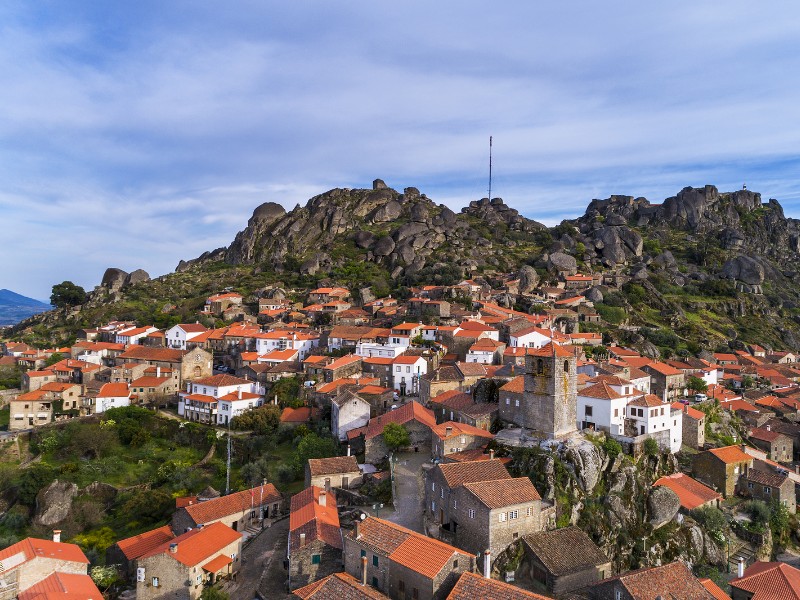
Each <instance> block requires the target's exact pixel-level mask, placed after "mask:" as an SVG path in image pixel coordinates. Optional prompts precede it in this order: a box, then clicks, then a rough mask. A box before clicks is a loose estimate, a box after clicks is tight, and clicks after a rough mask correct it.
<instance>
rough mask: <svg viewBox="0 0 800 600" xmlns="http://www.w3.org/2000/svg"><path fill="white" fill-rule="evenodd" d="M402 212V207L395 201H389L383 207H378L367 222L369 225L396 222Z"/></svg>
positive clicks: (368, 217)
mask: <svg viewBox="0 0 800 600" xmlns="http://www.w3.org/2000/svg"><path fill="white" fill-rule="evenodd" d="M402 212H403V207H402V206H400V203H399V202H397V201H396V200H390V201H389V202H387V203H386V204H384V205H383V206H379V207H378V208H376V209H375V210H373V211H372V212H371V213H370V214H369V215H368V216H367V220H368V221H369V222H371V223H387V222H389V221H394V220H396V219H397V218H398V217H399V216H400V214H401V213H402Z"/></svg>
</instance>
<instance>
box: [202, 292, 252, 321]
mask: <svg viewBox="0 0 800 600" xmlns="http://www.w3.org/2000/svg"><path fill="white" fill-rule="evenodd" d="M243 300H244V298H243V296H242V295H241V294H237V293H236V292H223V293H221V294H214V295H213V296H209V297H208V298H206V302H205V305H204V306H203V312H205V313H209V314H212V315H216V316H220V315H221V314H222V313H223V312H224V311H226V310H228V309H229V308H231V307H232V306H241V305H242V301H243Z"/></svg>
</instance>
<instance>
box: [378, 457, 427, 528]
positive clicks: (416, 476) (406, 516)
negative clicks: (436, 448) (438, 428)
mask: <svg viewBox="0 0 800 600" xmlns="http://www.w3.org/2000/svg"><path fill="white" fill-rule="evenodd" d="M429 458H430V455H429V454H427V453H424V452H419V453H415V452H410V453H404V454H400V455H399V456H398V460H397V465H396V466H395V470H394V478H395V488H394V489H395V498H394V501H395V502H394V504H395V511H394V513H392V514H391V515H389V516H387V517H386V518H387V519H388V520H389V521H391V522H392V523H397V524H398V525H402V526H403V527H407V528H408V529H411V530H412V531H417V532H419V533H424V530H423V526H422V512H423V502H424V498H425V493H424V489H423V485H424V482H423V480H422V465H424V464H425V463H427V462H428V460H429Z"/></svg>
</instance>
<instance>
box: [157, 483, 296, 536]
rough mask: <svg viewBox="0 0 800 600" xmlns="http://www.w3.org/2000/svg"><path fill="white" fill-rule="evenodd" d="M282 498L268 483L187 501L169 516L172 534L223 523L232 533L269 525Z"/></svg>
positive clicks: (275, 516)
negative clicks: (170, 517)
mask: <svg viewBox="0 0 800 600" xmlns="http://www.w3.org/2000/svg"><path fill="white" fill-rule="evenodd" d="M282 509H283V496H282V495H281V493H280V492H279V491H278V490H277V488H276V487H275V486H274V485H273V484H271V483H265V484H263V485H259V486H256V487H254V488H250V489H248V490H242V491H241V492H233V493H231V494H228V495H227V496H219V497H217V498H209V499H207V500H202V501H200V500H198V501H197V502H190V503H189V504H188V505H187V506H184V507H182V508H179V509H178V510H176V511H175V512H174V513H173V515H172V523H171V525H172V531H174V532H175V533H183V532H184V531H187V530H188V529H193V528H196V527H197V526H199V525H209V524H211V523H223V524H224V525H226V526H228V527H230V528H231V529H233V530H234V531H245V530H246V529H254V528H258V527H261V526H262V525H265V524H268V523H270V522H271V521H269V520H270V519H274V518H277V517H278V516H280V514H281V511H282Z"/></svg>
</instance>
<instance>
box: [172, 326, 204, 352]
mask: <svg viewBox="0 0 800 600" xmlns="http://www.w3.org/2000/svg"><path fill="white" fill-rule="evenodd" d="M202 333H204V332H203V331H186V330H185V329H184V328H183V326H182V325H173V326H172V327H170V328H169V329H167V331H166V333H165V337H166V338H167V348H175V349H178V350H186V342H188V341H189V340H191V339H193V338H196V337H197V336H198V335H200V334H202Z"/></svg>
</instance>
